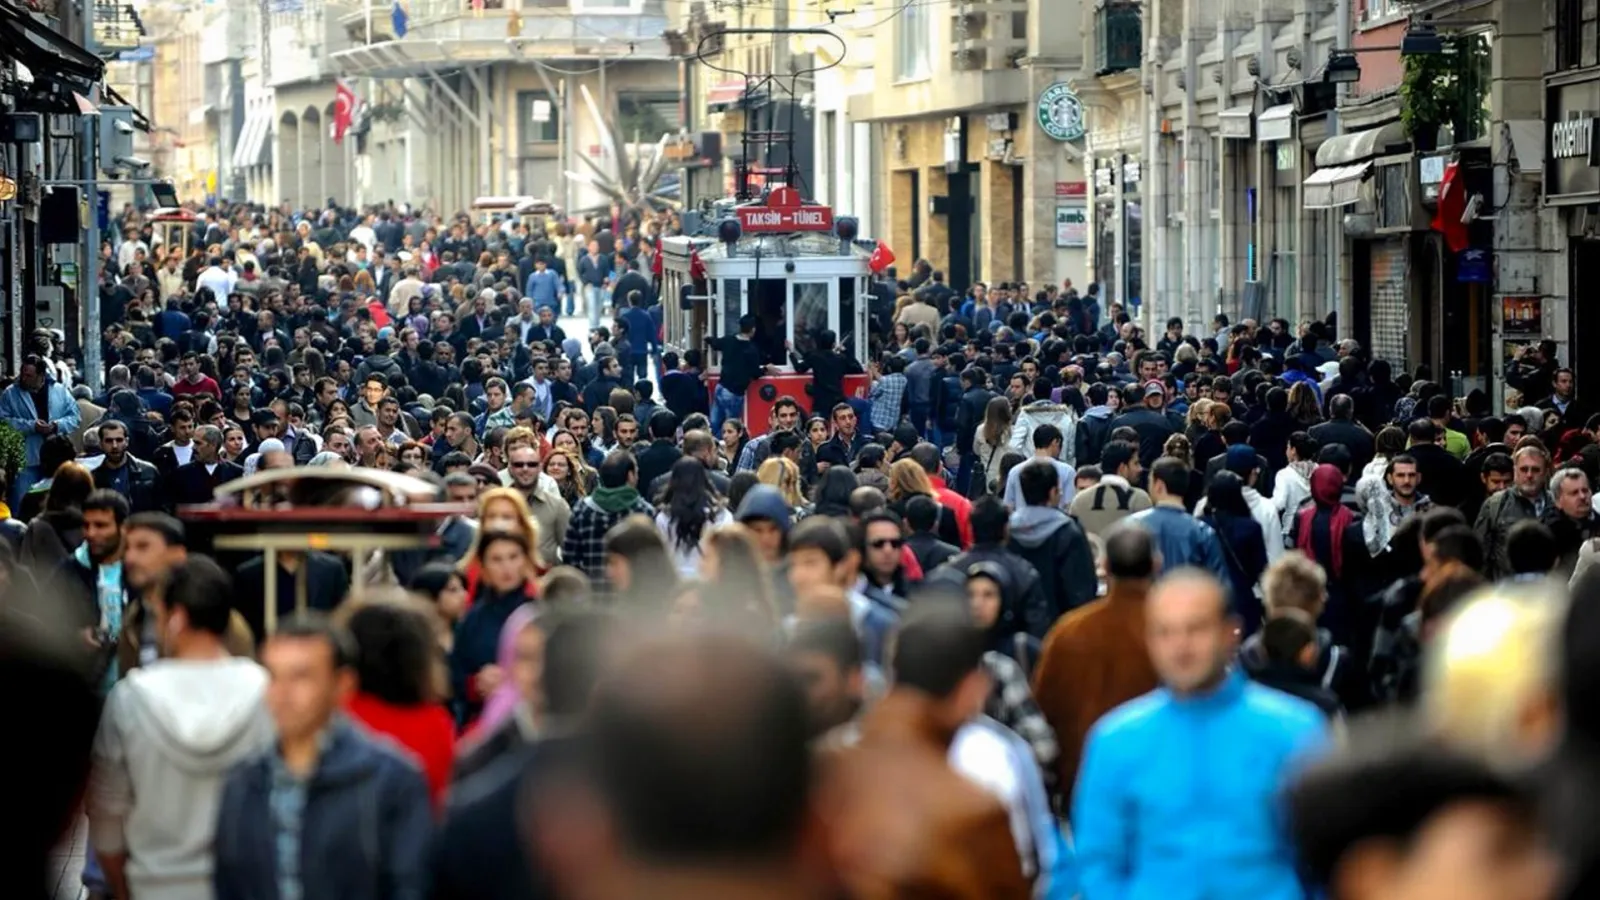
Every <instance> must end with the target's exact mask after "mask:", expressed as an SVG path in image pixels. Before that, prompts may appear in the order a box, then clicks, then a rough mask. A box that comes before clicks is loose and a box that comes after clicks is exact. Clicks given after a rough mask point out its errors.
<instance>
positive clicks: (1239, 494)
mask: <svg viewBox="0 0 1600 900" xmlns="http://www.w3.org/2000/svg"><path fill="white" fill-rule="evenodd" d="M1202 521H1204V522H1205V523H1206V524H1207V525H1210V526H1211V529H1212V530H1213V531H1215V532H1216V533H1217V540H1219V541H1220V542H1221V543H1222V556H1223V559H1225V560H1227V563H1228V580H1229V581H1230V582H1231V585H1230V586H1231V587H1232V588H1233V610H1234V614H1235V615H1237V616H1238V617H1239V623H1240V628H1241V630H1242V632H1243V634H1244V635H1246V636H1248V635H1251V634H1254V633H1255V631H1256V630H1257V629H1258V628H1260V627H1261V598H1259V597H1257V596H1256V585H1258V584H1260V583H1261V576H1262V574H1263V573H1265V572H1266V571H1267V542H1266V538H1264V537H1262V535H1261V525H1260V523H1258V522H1257V521H1256V520H1255V519H1254V518H1253V517H1252V516H1251V515H1250V504H1249V503H1248V502H1247V501H1246V500H1245V499H1244V481H1243V479H1241V478H1240V477H1239V476H1238V475H1237V474H1235V473H1233V472H1230V471H1228V470H1226V469H1224V470H1223V471H1221V472H1218V473H1217V476H1216V477H1215V478H1213V479H1212V480H1211V487H1210V488H1208V489H1207V490H1206V509H1205V516H1204V517H1203V519H1202Z"/></svg>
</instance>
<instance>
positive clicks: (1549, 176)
mask: <svg viewBox="0 0 1600 900" xmlns="http://www.w3.org/2000/svg"><path fill="white" fill-rule="evenodd" d="M1545 108H1546V109H1547V110H1548V113H1547V115H1548V116H1549V119H1548V121H1547V122H1546V128H1545V156H1546V159H1545V167H1544V194H1545V201H1546V202H1547V203H1550V204H1552V205H1560V204H1573V203H1595V202H1597V201H1600V141H1597V138H1600V135H1597V134H1596V127H1595V119H1596V118H1597V117H1600V80H1594V79H1591V80H1588V81H1580V82H1577V83H1573V84H1560V85H1553V86H1551V87H1550V88H1549V91H1548V96H1547V98H1546V105H1545Z"/></svg>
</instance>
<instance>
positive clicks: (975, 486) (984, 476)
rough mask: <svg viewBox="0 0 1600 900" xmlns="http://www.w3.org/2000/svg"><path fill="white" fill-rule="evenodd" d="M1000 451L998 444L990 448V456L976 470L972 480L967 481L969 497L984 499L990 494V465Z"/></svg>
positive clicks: (971, 498) (970, 498) (969, 498)
mask: <svg viewBox="0 0 1600 900" xmlns="http://www.w3.org/2000/svg"><path fill="white" fill-rule="evenodd" d="M999 452H1000V447H999V446H998V445H997V446H995V447H992V448H990V450H989V458H988V459H987V460H985V461H984V463H983V465H982V466H981V467H979V469H978V470H977V471H976V472H973V473H972V480H971V481H969V482H968V483H967V499H968V500H982V499H983V498H984V497H987V496H989V465H990V464H991V463H993V462H994V455H995V454H996V453H999Z"/></svg>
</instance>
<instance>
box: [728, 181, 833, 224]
mask: <svg viewBox="0 0 1600 900" xmlns="http://www.w3.org/2000/svg"><path fill="white" fill-rule="evenodd" d="M734 212H735V213H736V214H738V216H739V225H740V226H741V227H743V228H744V231H745V233H746V234H781V233H785V232H791V231H832V230H833V208H832V207H828V206H819V205H808V204H805V203H802V202H801V200H800V192H799V191H797V190H795V189H794V188H790V187H780V188H776V189H774V190H773V191H772V193H771V194H770V195H768V197H767V203H766V205H765V206H737V207H734Z"/></svg>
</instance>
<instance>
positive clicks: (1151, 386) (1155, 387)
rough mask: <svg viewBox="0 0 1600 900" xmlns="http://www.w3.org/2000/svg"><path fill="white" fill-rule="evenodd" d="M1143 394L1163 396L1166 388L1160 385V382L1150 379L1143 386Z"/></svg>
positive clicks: (1165, 393)
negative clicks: (1150, 380)
mask: <svg viewBox="0 0 1600 900" xmlns="http://www.w3.org/2000/svg"><path fill="white" fill-rule="evenodd" d="M1144 395H1145V396H1146V397H1165V396H1166V395H1167V389H1166V388H1164V387H1162V386H1161V382H1159V381H1152V382H1149V383H1148V384H1146V385H1145V386H1144Z"/></svg>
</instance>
